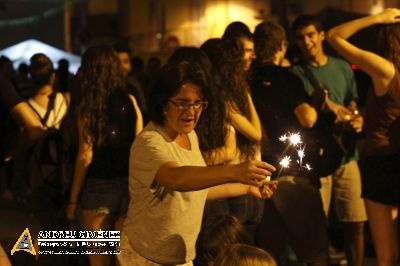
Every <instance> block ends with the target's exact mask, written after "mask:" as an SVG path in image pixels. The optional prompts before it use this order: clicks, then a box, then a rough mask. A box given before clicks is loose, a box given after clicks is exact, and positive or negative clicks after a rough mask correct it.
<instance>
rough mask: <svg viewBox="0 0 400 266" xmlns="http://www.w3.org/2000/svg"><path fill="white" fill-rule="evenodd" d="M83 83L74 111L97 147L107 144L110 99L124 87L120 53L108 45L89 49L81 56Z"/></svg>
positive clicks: (86, 137) (86, 135)
mask: <svg viewBox="0 0 400 266" xmlns="http://www.w3.org/2000/svg"><path fill="white" fill-rule="evenodd" d="M80 75H81V80H80V81H81V83H80V84H81V85H80V90H79V92H78V99H77V103H76V109H75V114H76V116H77V119H78V121H80V123H81V125H82V129H83V136H84V138H85V141H87V142H88V140H89V137H91V138H93V143H95V144H96V145H98V146H101V145H102V144H104V141H105V136H104V128H105V117H106V115H105V114H106V113H107V104H106V103H107V99H108V98H109V96H110V95H112V94H113V93H115V92H117V91H119V90H125V87H124V74H123V70H122V67H121V65H120V60H119V58H118V56H117V53H116V52H115V51H114V49H113V48H111V47H110V46H108V45H98V46H93V47H91V48H89V49H88V50H87V51H86V52H85V53H84V54H83V56H82V65H81V68H80Z"/></svg>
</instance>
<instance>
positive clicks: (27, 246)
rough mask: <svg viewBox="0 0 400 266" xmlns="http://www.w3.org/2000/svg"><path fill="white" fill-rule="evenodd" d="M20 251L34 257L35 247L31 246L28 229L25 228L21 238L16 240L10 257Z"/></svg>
mask: <svg viewBox="0 0 400 266" xmlns="http://www.w3.org/2000/svg"><path fill="white" fill-rule="evenodd" d="M21 250H22V251H26V252H29V253H31V254H32V255H36V251H35V247H34V246H33V245H32V238H31V234H30V233H29V230H28V228H26V229H25V230H24V232H22V234H21V236H20V237H19V238H18V240H17V242H16V243H15V245H14V247H13V249H12V250H11V255H13V254H14V252H16V251H21Z"/></svg>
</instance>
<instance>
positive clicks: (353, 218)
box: [292, 15, 367, 266]
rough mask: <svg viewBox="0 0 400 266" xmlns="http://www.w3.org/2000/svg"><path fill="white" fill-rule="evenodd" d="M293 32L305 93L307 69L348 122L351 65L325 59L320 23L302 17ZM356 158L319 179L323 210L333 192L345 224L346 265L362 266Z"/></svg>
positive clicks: (352, 106) (352, 98) (354, 122)
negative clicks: (301, 58) (298, 51)
mask: <svg viewBox="0 0 400 266" xmlns="http://www.w3.org/2000/svg"><path fill="white" fill-rule="evenodd" d="M292 29H293V32H294V34H295V36H296V42H297V45H298V46H299V48H300V50H301V52H302V55H303V59H304V61H305V65H303V66H295V67H294V69H295V71H296V72H297V73H298V74H299V76H300V77H301V78H302V80H303V83H304V86H305V89H306V91H307V93H308V94H310V95H311V94H312V93H313V91H314V87H313V86H312V82H311V81H310V79H309V76H308V75H307V74H306V73H305V72H304V67H306V68H308V69H309V70H310V72H311V73H312V75H313V76H314V77H315V79H316V81H317V82H318V83H319V84H320V85H321V87H323V88H325V89H327V90H328V94H327V95H328V97H329V99H328V100H327V102H326V105H327V106H328V108H329V109H331V110H332V111H333V112H334V113H335V114H336V117H337V119H336V122H335V123H337V122H343V121H344V120H349V114H351V112H350V110H356V109H357V104H356V101H357V99H358V95H357V88H356V84H355V79H354V75H353V71H352V69H351V67H350V65H349V64H348V63H347V62H345V61H343V60H341V59H338V58H334V57H331V56H328V55H326V54H325V53H324V50H323V45H322V44H323V41H324V40H325V33H324V31H323V30H322V27H321V24H320V22H319V21H318V20H317V19H316V18H314V17H313V16H310V15H302V16H300V17H298V18H297V19H296V20H295V21H294V23H293V27H292ZM348 123H349V125H350V126H351V127H352V128H353V130H354V132H360V131H361V130H362V124H363V119H362V117H361V116H354V117H353V119H351V121H348ZM357 159H358V157H357V153H355V156H351V157H346V158H343V160H342V164H341V165H340V166H339V168H338V169H336V170H335V171H334V172H333V173H332V174H331V175H329V176H326V177H321V189H320V192H321V197H322V202H323V206H324V211H325V213H326V214H328V210H329V206H330V202H331V196H332V191H334V193H333V196H334V201H335V207H336V215H337V217H338V220H339V221H340V222H343V223H344V233H345V237H344V239H345V241H344V242H345V243H344V244H345V251H346V257H347V260H348V263H349V265H353V266H361V265H363V257H364V222H365V221H366V220H367V216H366V212H365V206H364V201H363V199H362V198H361V176H360V171H359V168H358V164H357Z"/></svg>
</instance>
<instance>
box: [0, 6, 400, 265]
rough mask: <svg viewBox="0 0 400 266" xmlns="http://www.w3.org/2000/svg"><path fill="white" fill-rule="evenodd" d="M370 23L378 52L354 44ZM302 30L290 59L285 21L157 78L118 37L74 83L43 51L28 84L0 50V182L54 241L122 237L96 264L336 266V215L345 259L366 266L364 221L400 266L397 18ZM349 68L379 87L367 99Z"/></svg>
mask: <svg viewBox="0 0 400 266" xmlns="http://www.w3.org/2000/svg"><path fill="white" fill-rule="evenodd" d="M373 25H379V29H378V34H379V37H378V38H377V40H378V51H376V52H372V51H366V50H363V49H362V48H359V47H357V46H355V45H354V44H352V43H351V42H349V41H348V38H349V37H351V36H352V35H353V34H355V33H356V32H358V31H360V30H362V29H364V28H367V27H370V26H373ZM291 33H292V34H291V35H293V41H294V43H293V44H291V46H292V47H297V51H298V53H297V54H291V56H290V57H289V56H288V55H287V50H288V45H289V43H288V39H290V38H289V36H291V35H289V34H288V33H287V32H285V30H284V28H283V27H282V26H280V25H279V24H277V23H274V22H269V21H265V22H261V23H260V24H259V25H257V27H256V28H255V31H254V33H252V32H251V31H250V30H249V28H248V27H247V26H246V25H245V24H244V23H242V22H233V23H231V24H230V25H228V27H227V28H226V29H225V32H224V34H223V36H221V38H213V39H209V40H206V41H205V42H204V44H203V45H201V47H199V48H196V47H180V48H178V49H177V50H176V51H175V52H174V53H173V54H172V55H171V56H170V57H169V58H168V60H167V62H166V63H165V64H164V65H161V62H160V60H158V59H157V58H151V60H149V66H148V71H147V72H148V73H147V75H146V74H145V71H144V68H143V60H141V59H140V58H138V57H134V58H132V59H131V53H130V50H129V49H127V48H126V47H123V46H121V45H119V44H117V45H113V46H111V45H104V44H103V45H96V46H93V47H90V48H88V49H87V50H86V52H85V53H84V54H83V56H82V62H81V67H80V69H79V71H78V73H76V75H75V76H71V75H70V74H69V72H68V71H67V70H66V69H68V62H65V60H63V61H60V62H58V65H59V69H58V70H55V69H54V68H53V63H52V62H51V60H50V59H49V58H48V57H47V56H46V55H45V54H35V55H34V56H32V58H31V60H30V64H29V65H25V66H24V65H22V66H21V67H20V68H19V72H18V76H16V75H14V74H13V73H14V72H13V69H12V64H11V63H12V62H11V61H10V60H8V59H7V58H6V57H1V58H0V71H1V76H0V95H1V106H0V108H1V113H0V116H1V120H0V121H1V122H0V123H1V131H2V132H1V135H2V136H1V163H0V166H1V167H2V173H3V176H2V177H1V178H2V184H3V185H6V186H7V183H8V185H9V186H11V187H12V188H13V189H15V190H16V191H17V193H16V194H19V192H20V191H21V190H22V189H24V190H25V191H30V193H29V205H30V207H31V209H32V211H33V213H34V215H35V217H36V218H37V220H38V221H39V223H40V226H41V228H42V230H68V229H70V228H71V225H72V224H73V225H74V226H75V228H79V229H82V230H90V231H96V230H100V229H101V230H120V231H121V243H120V246H119V247H118V248H117V250H118V252H119V254H118V255H116V256H114V255H95V254H92V255H88V256H87V263H88V264H89V265H122V266H123V265H188V266H189V265H206V266H210V265H227V266H228V265H245V266H258V265H268V266H276V265H284V264H285V257H287V256H288V253H290V254H292V255H294V256H295V257H296V259H297V261H298V262H300V263H304V264H308V265H321V266H323V265H328V264H329V253H330V248H331V247H332V240H331V239H330V237H329V234H328V227H329V226H330V225H329V223H328V216H329V210H330V208H331V205H333V206H334V211H335V215H336V217H337V220H338V221H339V222H340V223H342V224H343V236H344V241H343V243H344V244H343V248H344V251H345V255H346V259H347V263H348V265H352V266H361V265H363V260H364V249H365V247H364V246H365V239H364V236H365V232H364V224H365V222H366V221H367V220H368V222H369V227H370V231H371V235H372V239H373V243H374V247H375V251H376V258H377V264H378V265H380V266H393V265H396V263H398V260H399V235H400V234H399V230H398V225H399V219H398V210H399V205H400V118H399V117H400V75H399V68H400V61H399V60H400V58H399V56H398V55H399V54H400V37H399V36H400V10H399V9H386V10H384V11H382V12H381V13H379V14H376V15H370V16H367V17H363V18H360V19H357V20H354V21H350V22H347V23H344V24H341V25H338V26H336V27H334V28H332V29H329V31H327V32H325V31H324V29H323V27H322V25H321V23H320V22H319V21H318V20H317V19H316V18H315V17H314V16H311V15H301V16H299V17H298V18H297V19H295V21H294V22H293V24H292V28H291ZM325 40H327V41H328V42H329V44H330V45H331V46H332V47H333V48H334V49H335V50H336V51H337V52H338V54H339V55H340V56H342V57H343V58H344V59H340V58H337V57H333V56H331V55H327V54H326V53H325V50H324V45H323V44H324V41H325ZM345 60H346V61H345ZM350 64H354V65H356V66H357V67H358V68H360V69H361V70H362V71H364V72H365V73H367V74H368V75H369V76H370V78H371V80H372V84H371V88H357V82H356V78H355V75H354V73H353V70H352V68H351V65H350ZM360 90H365V91H367V90H368V94H367V98H366V104H365V107H364V106H361V105H360V104H359V96H358V92H359V91H360ZM362 132H363V134H364V138H363V145H362V149H361V150H360V151H359V148H358V147H359V146H360V145H357V144H355V143H356V141H357V138H358V139H360V135H361V134H360V133H362ZM293 135H297V136H298V137H300V138H301V139H298V141H297V143H295V144H292V145H293V149H289V148H290V145H288V144H287V143H286V142H285V141H286V140H287V139H288V138H289V139H290V137H291V136H293ZM289 156H291V157H289ZM296 156H298V157H299V159H295V157H296ZM44 157H46V158H44ZM47 157H51V158H50V159H52V163H50V162H49V158H47ZM284 158H285V159H286V160H287V162H288V163H289V162H290V158H292V159H291V161H292V164H291V165H287V164H286V165H285V164H284V163H283V159H284ZM296 158H297V157H296ZM303 159H304V162H303ZM296 160H297V164H296ZM306 161H307V164H306V163H305V162H306ZM308 163H309V164H308ZM310 165H311V166H310ZM10 166H11V167H10ZM10 169H11V170H10ZM49 169H51V171H50V170H49ZM4 173H5V175H4ZM7 174H8V175H10V174H12V175H11V176H12V178H11V179H10V178H7ZM28 176H29V178H28ZM7 180H11V182H7ZM15 184H16V185H15ZM2 189H3V190H4V188H2ZM2 257H3V258H4V256H3V255H2V253H0V261H1V259H2ZM37 263H38V264H39V265H71V264H73V263H74V262H73V261H71V259H66V258H65V256H62V255H57V256H46V255H40V256H38V257H37ZM75 263H76V261H75Z"/></svg>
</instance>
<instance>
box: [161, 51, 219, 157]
mask: <svg viewBox="0 0 400 266" xmlns="http://www.w3.org/2000/svg"><path fill="white" fill-rule="evenodd" d="M180 61H188V62H190V63H191V64H199V65H200V66H201V68H203V69H204V70H205V71H206V72H208V73H207V76H209V78H210V80H209V83H210V87H209V90H207V91H204V89H203V93H204V96H205V98H207V99H208V107H207V109H206V110H204V111H203V112H202V114H201V117H200V119H199V121H198V122H197V125H196V133H197V136H198V138H199V147H200V150H201V151H202V152H203V153H205V154H207V152H211V151H212V150H214V149H217V148H220V147H222V146H223V145H224V143H225V136H226V135H227V128H226V115H225V105H224V102H223V101H222V98H221V97H220V96H219V92H220V90H218V89H217V88H216V87H215V81H214V76H213V75H211V73H210V71H211V69H212V66H211V62H210V60H209V59H208V56H207V55H206V54H205V53H204V52H203V51H202V50H201V49H199V48H195V47H180V48H178V49H177V50H176V51H175V53H174V54H173V55H172V56H171V57H170V58H169V60H168V62H169V63H173V62H175V63H177V62H180Z"/></svg>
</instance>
